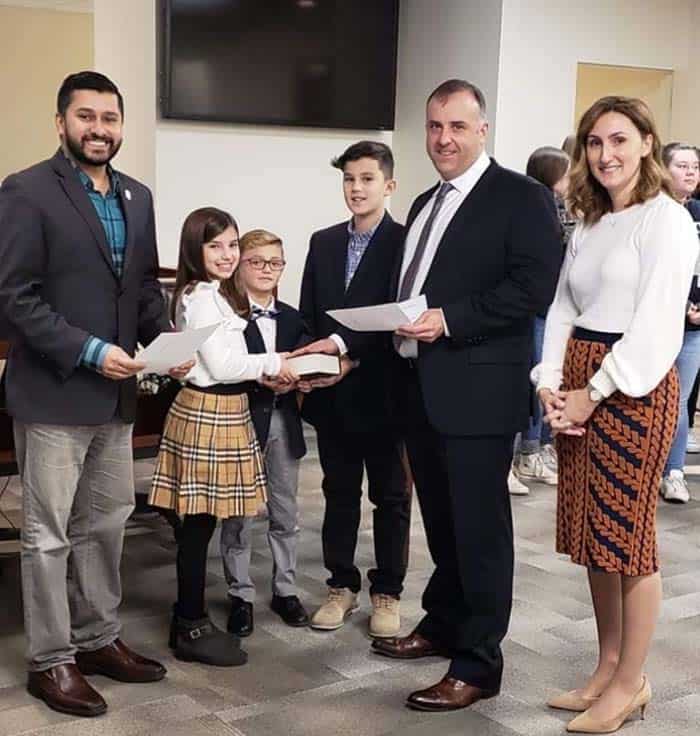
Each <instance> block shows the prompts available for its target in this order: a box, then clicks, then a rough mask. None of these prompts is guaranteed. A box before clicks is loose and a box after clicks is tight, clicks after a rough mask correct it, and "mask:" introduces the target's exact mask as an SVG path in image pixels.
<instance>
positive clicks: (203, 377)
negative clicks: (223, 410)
mask: <svg viewBox="0 0 700 736" xmlns="http://www.w3.org/2000/svg"><path fill="white" fill-rule="evenodd" d="M213 324H218V325H219V329H218V330H216V331H215V332H214V334H213V335H212V336H211V337H210V338H209V339H208V340H207V341H206V342H205V343H204V345H202V347H201V348H200V349H199V350H198V351H197V356H196V359H197V364H196V365H195V367H194V368H193V369H192V370H191V371H190V372H189V373H188V374H187V380H188V381H189V382H190V383H193V384H195V386H202V387H204V386H212V385H213V384H215V383H239V382H241V381H250V380H255V379H258V378H261V377H262V376H263V375H266V376H276V375H277V374H278V373H279V371H280V365H281V362H282V359H281V356H280V355H279V353H259V354H258V353H256V354H252V355H250V354H249V353H248V348H247V346H246V342H245V336H244V335H243V331H244V330H245V328H246V325H247V322H246V321H245V320H244V319H243V318H241V317H239V316H238V315H237V314H236V313H235V312H234V310H233V308H232V307H231V305H230V304H229V303H228V301H227V300H226V299H225V298H224V297H223V296H222V295H221V294H220V293H219V282H218V281H209V282H205V281H200V282H198V283H197V284H196V285H195V287H194V288H193V289H192V290H191V291H189V292H187V291H186V292H184V293H183V294H182V295H181V297H180V299H179V302H178V305H177V310H176V315H175V326H176V327H177V329H178V330H186V329H195V328H197V327H207V326H208V325H213Z"/></svg>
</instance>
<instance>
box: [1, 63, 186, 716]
mask: <svg viewBox="0 0 700 736" xmlns="http://www.w3.org/2000/svg"><path fill="white" fill-rule="evenodd" d="M123 113H124V105H123V100H122V96H121V94H120V93H119V91H118V89H117V88H116V86H115V85H114V84H113V83H112V82H111V81H110V80H109V79H107V78H106V77H104V76H102V75H101V74H97V73H95V72H80V73H78V74H73V75H71V76H69V77H67V78H66V80H65V81H64V82H63V85H62V86H61V89H60V90H59V93H58V112H57V114H56V127H57V130H58V134H59V138H60V141H61V147H60V149H59V150H58V152H57V153H56V154H55V155H54V156H53V158H51V159H49V160H47V161H43V162H41V163H39V164H36V165H35V166H32V167H30V168H29V169H26V170H25V171H22V172H20V173H18V174H14V175H12V176H9V177H8V178H7V179H6V180H5V181H4V182H3V184H2V187H1V188H0V309H1V310H2V313H3V315H4V317H5V319H6V320H7V322H8V323H9V326H10V343H11V347H10V353H9V356H8V360H7V369H6V373H5V383H6V386H5V388H6V396H7V408H8V411H9V413H10V414H11V415H12V417H13V420H14V432H15V447H16V451H17V464H18V467H19V473H20V478H21V481H22V490H23V521H22V587H23V594H24V623H25V631H26V634H27V637H28V641H29V652H28V659H29V679H28V685H27V689H28V690H29V692H30V693H31V694H32V695H34V696H35V697H37V698H40V699H42V700H44V701H45V702H46V703H47V705H49V706H50V707H52V708H54V709H55V710H59V711H61V712H65V713H69V714H71V715H82V716H94V715H99V714H101V713H104V712H105V710H106V709H107V704H106V703H105V701H104V700H103V699H102V697H101V696H100V694H99V693H98V692H97V691H95V690H94V689H93V688H92V687H91V686H90V685H89V684H88V682H87V681H86V680H85V678H84V675H90V674H101V675H106V676H107V677H112V678H114V679H116V680H120V681H123V682H151V681H155V680H160V679H161V678H162V677H164V675H165V668H164V667H163V666H162V665H160V664H159V663H158V662H154V661H152V660H147V659H145V658H143V657H141V656H139V655H138V654H136V653H135V652H133V651H131V650H130V649H129V648H128V647H127V646H126V645H125V644H124V643H123V642H122V641H121V640H120V639H119V630H120V627H119V621H118V617H117V609H118V606H119V603H120V600H121V585H120V578H119V562H120V558H121V552H122V540H123V533H124V523H125V521H126V519H127V518H128V516H129V514H130V513H131V510H132V508H133V503H134V488H133V469H132V456H131V432H132V426H133V421H134V415H135V410H136V373H137V372H138V371H139V370H141V369H142V368H143V365H142V364H140V363H138V362H137V361H135V360H134V359H133V358H132V357H131V356H133V354H134V350H135V348H136V344H137V342H140V343H142V344H147V343H148V342H150V341H151V340H153V339H154V338H155V337H156V336H157V335H158V334H159V333H160V332H161V331H164V330H168V329H170V325H169V322H168V319H167V316H166V312H165V305H164V303H163V299H162V296H161V293H160V289H159V285H158V281H157V275H158V256H157V251H156V242H155V227H154V216H153V201H152V197H151V193H150V192H149V190H148V189H147V188H146V187H145V186H143V185H142V184H140V183H139V182H137V181H135V180H134V179H131V178H130V177H128V176H126V175H125V174H122V173H119V172H117V171H115V170H114V169H112V167H111V166H110V165H109V161H110V160H111V159H112V157H113V156H114V155H115V154H116V153H117V151H118V150H119V147H120V145H121V142H122V120H123ZM191 365H192V364H191V363H190V364H187V365H184V366H179V367H178V368H175V369H173V371H172V372H171V375H173V376H176V377H182V376H184V375H185V374H186V373H187V371H188V370H189V368H190V367H191Z"/></svg>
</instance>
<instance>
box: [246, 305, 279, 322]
mask: <svg viewBox="0 0 700 736" xmlns="http://www.w3.org/2000/svg"><path fill="white" fill-rule="evenodd" d="M279 315H280V313H279V309H261V308H260V307H256V306H252V307H251V308H250V321H251V322H255V320H256V319H260V318H261V317H269V318H270V319H277V318H278V317H279Z"/></svg>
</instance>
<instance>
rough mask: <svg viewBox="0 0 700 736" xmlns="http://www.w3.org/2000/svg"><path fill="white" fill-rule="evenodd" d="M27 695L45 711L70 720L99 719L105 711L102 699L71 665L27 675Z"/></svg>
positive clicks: (58, 666) (105, 705)
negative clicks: (44, 705) (45, 706)
mask: <svg viewBox="0 0 700 736" xmlns="http://www.w3.org/2000/svg"><path fill="white" fill-rule="evenodd" d="M27 692H28V693H29V694H30V695H33V696H34V697H35V698H39V700H43V701H44V702H45V703H46V705H48V706H49V708H53V709H54V710H57V711H59V712H60V713H68V715H71V716H100V715H102V714H103V713H104V712H105V711H106V710H107V703H105V701H104V699H103V698H102V696H101V695H100V694H99V693H98V692H97V690H95V689H94V688H92V687H91V686H90V683H89V682H88V681H87V680H86V679H85V678H84V677H83V675H82V674H81V672H80V670H79V669H78V668H77V667H76V666H75V665H74V664H59V665H56V667H51V668H50V669H48V670H42V671H41V672H30V673H29V677H28V679H27Z"/></svg>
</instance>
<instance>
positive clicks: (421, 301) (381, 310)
mask: <svg viewBox="0 0 700 736" xmlns="http://www.w3.org/2000/svg"><path fill="white" fill-rule="evenodd" d="M427 308H428V301H427V299H426V298H425V295H424V294H421V295H419V296H414V297H413V298H412V299H406V301H403V302H392V303H390V304H376V305H374V306H372V307H354V308H352V309H330V310H329V311H328V312H327V314H328V316H329V317H332V318H333V319H334V320H336V322H340V324H341V325H343V326H344V327H348V328H349V329H351V330H355V331H356V332H393V331H394V330H395V329H397V328H398V327H400V326H401V325H405V324H407V323H409V322H415V321H416V320H417V319H418V317H420V315H421V314H423V312H425V310H426V309H427Z"/></svg>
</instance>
